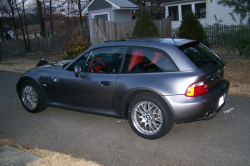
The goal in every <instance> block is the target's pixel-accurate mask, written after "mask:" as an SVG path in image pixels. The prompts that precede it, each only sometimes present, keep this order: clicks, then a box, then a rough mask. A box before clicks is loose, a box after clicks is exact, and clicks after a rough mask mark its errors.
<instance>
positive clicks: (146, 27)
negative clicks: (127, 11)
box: [132, 8, 159, 37]
mask: <svg viewBox="0 0 250 166" xmlns="http://www.w3.org/2000/svg"><path fill="white" fill-rule="evenodd" d="M137 17H138V18H137V21H136V23H135V27H134V31H133V34H132V35H133V36H134V37H143V36H159V31H158V29H157V27H156V26H155V24H154V22H153V21H152V17H151V14H150V12H149V11H148V10H147V9H145V8H140V10H139V12H138V15H137Z"/></svg>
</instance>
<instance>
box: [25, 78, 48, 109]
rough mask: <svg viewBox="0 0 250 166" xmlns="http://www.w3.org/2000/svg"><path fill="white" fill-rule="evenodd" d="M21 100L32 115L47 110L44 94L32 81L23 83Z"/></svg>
mask: <svg viewBox="0 0 250 166" xmlns="http://www.w3.org/2000/svg"><path fill="white" fill-rule="evenodd" d="M20 99H21V102H22V105H23V106H24V108H25V109H26V110H27V111H29V112H31V113H36V112H40V111H43V110H45V109H46V108H47V106H46V104H45V102H44V99H43V97H42V93H41V92H40V90H39V89H38V87H37V85H36V84H35V83H34V82H33V81H31V80H27V81H24V82H23V83H22V85H21V91H20Z"/></svg>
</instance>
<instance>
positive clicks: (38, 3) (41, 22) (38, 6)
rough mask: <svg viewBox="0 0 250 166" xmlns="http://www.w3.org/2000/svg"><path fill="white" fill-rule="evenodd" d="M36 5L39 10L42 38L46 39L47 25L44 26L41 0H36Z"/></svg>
mask: <svg viewBox="0 0 250 166" xmlns="http://www.w3.org/2000/svg"><path fill="white" fill-rule="evenodd" d="M36 4H37V10H38V18H39V24H40V30H41V36H42V37H46V31H45V24H44V18H43V11H42V6H41V2H40V1H39V0H36Z"/></svg>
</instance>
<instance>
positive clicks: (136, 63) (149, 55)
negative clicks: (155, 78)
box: [122, 47, 178, 73]
mask: <svg viewBox="0 0 250 166" xmlns="http://www.w3.org/2000/svg"><path fill="white" fill-rule="evenodd" d="M177 70H178V69H177V68H176V66H175V65H174V64H173V62H172V61H171V60H170V59H169V57H168V56H167V55H166V53H165V52H163V51H160V50H157V49H152V48H144V47H130V48H128V51H127V54H126V58H125V62H124V65H123V69H122V73H152V72H167V71H168V72H172V71H177Z"/></svg>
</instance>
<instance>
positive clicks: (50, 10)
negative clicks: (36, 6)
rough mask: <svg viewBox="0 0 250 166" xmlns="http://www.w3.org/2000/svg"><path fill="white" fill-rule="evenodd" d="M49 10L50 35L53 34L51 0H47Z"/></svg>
mask: <svg viewBox="0 0 250 166" xmlns="http://www.w3.org/2000/svg"><path fill="white" fill-rule="evenodd" d="M49 12H50V28H51V36H53V34H54V27H53V16H52V0H49Z"/></svg>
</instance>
